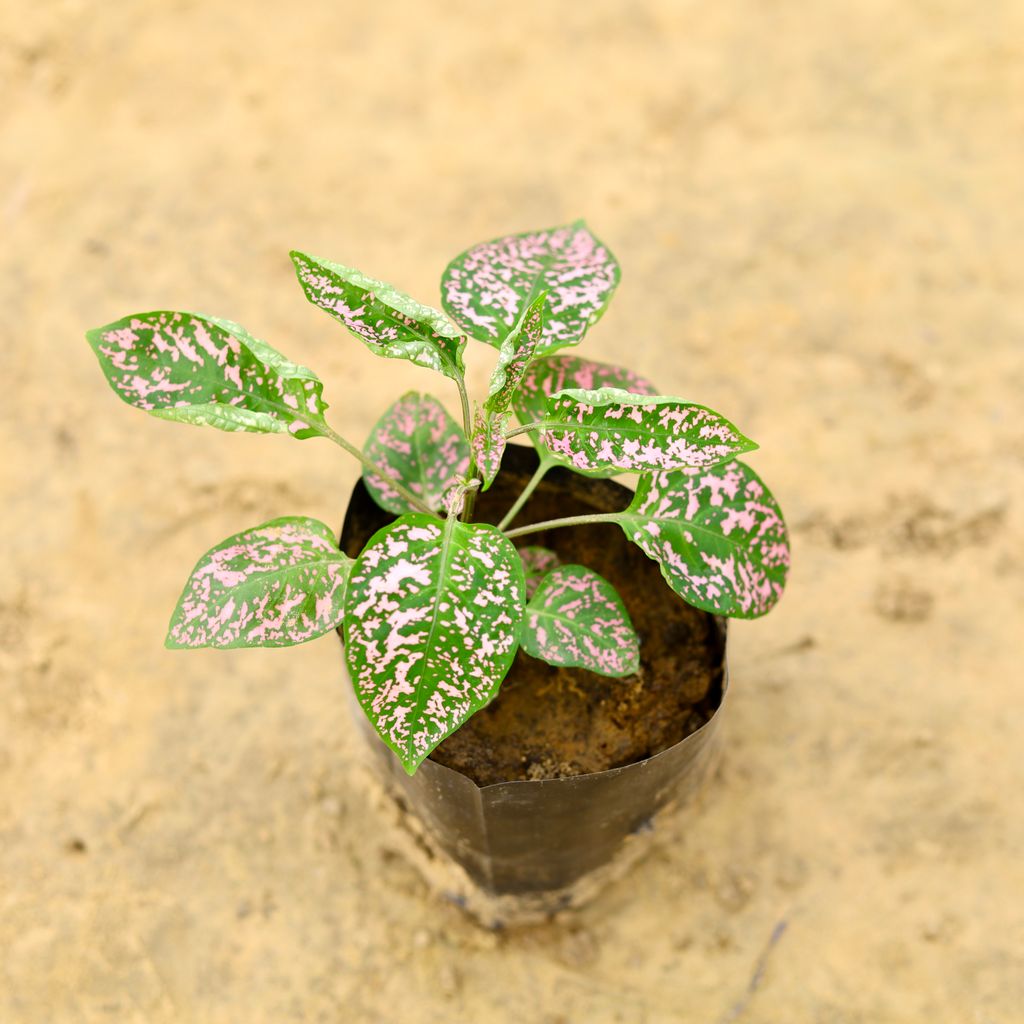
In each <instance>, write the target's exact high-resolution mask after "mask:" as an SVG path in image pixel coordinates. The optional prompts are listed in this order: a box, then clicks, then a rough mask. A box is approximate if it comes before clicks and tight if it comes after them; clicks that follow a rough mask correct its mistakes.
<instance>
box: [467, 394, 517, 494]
mask: <svg viewBox="0 0 1024 1024" xmlns="http://www.w3.org/2000/svg"><path fill="white" fill-rule="evenodd" d="M509 415H510V414H509V413H503V414H500V415H497V416H495V415H493V414H491V413H487V414H484V413H481V411H480V410H479V409H477V410H476V414H475V415H474V417H473V436H472V438H471V439H470V449H471V450H472V452H473V462H474V463H475V464H476V468H477V470H478V471H479V472H480V477H481V481H482V484H481V490H484V491H486V490H487V488H488V487H490V486H491V484H492V483H494V478H495V477H496V476H497V475H498V470H499V469H501V459H502V456H503V455H504V454H505V445H506V440H505V427H506V426H507V425H508V419H509Z"/></svg>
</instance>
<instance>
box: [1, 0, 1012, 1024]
mask: <svg viewBox="0 0 1024 1024" xmlns="http://www.w3.org/2000/svg"><path fill="white" fill-rule="evenodd" d="M2 10H3V14H2V25H0V95H2V97H3V103H2V104H0V223H2V225H3V228H2V230H3V239H4V245H3V251H2V255H0V260H2V265H3V269H2V273H0V310H2V313H0V331H2V338H0V379H2V381H3V384H4V391H3V401H2V403H0V451H2V452H3V455H2V458H0V483H2V489H3V505H2V508H3V512H2V517H3V526H4V529H3V537H2V540H0V544H2V545H3V551H2V552H0V558H2V562H0V564H2V566H3V569H2V573H0V641H2V644H0V691H2V692H0V1020H3V1021H4V1022H5V1024H6V1022H12V1024H22V1022H29V1021H31V1022H44V1021H45V1022H47V1024H54V1022H57V1024H63V1022H88V1024H91V1022H94V1021H108V1020H112V1021H119V1022H121V1021H124V1022H129V1021H132V1022H147V1024H149V1022H153V1024H164V1022H201V1024H206V1022H211V1024H213V1022H218V1024H219V1022H246V1024H252V1022H261V1021H268V1022H275V1024H279V1022H283V1021H360V1022H362V1021H368V1022H372V1021H382V1022H385V1021H386V1022H392V1021H399V1020H401V1021H404V1022H409V1024H416V1022H427V1021H442V1020H443V1021H453V1022H467V1024H470V1022H471V1024H477V1022H491V1021H494V1022H504V1021H509V1022H512V1021H515V1022H528V1024H556V1022H577V1021H588V1022H595V1024H603V1022H611V1021H618V1022H624V1024H640V1022H649V1024H660V1022H663V1021H664V1022H690V1021H694V1022H703V1024H707V1022H711V1024H718V1022H725V1021H734V1020H739V1021H743V1022H749V1024H768V1022H782V1021H785V1022H787V1024H789V1022H803V1021H807V1022H815V1024H817V1022H822V1024H825V1022H828V1024H852V1022H860V1021H863V1022H871V1024H884V1022H890V1021H924V1020H927V1021H929V1022H933V1024H937V1022H946V1021H949V1022H954V1021H955V1022H970V1024H1009V1022H1019V1021H1022V1020H1024V903H1022V901H1021V899H1020V894H1021V893H1022V892H1024V814H1022V805H1021V792H1022V788H1024V755H1022V748H1024V743H1022V739H1024V718H1022V710H1021V707H1022V703H1021V682H1022V680H1021V675H1022V672H1021V664H1020V637H1021V626H1022V621H1021V607H1022V605H1024V554H1022V551H1024V548H1022V544H1021V541H1022V531H1024V484H1022V462H1024V433H1022V430H1024V427H1022V416H1021V399H1022V394H1024V348H1022V343H1024V271H1022V267H1024V243H1022V239H1024V175H1022V167H1024V43H1022V40H1024V7H1022V6H1021V5H1020V4H1019V3H1013V2H1009V0H1007V2H1002V3H1000V2H998V0H997V2H994V3H989V4H975V3H966V2H965V3H961V4H953V3H946V2H943V0H933V2H924V0H920V2H912V3H906V4H894V3H892V2H890V0H859V2H857V3H855V4H849V3H841V2H838V0H837V2H834V3H810V4H807V3H796V2H789V0H778V2H771V3H754V2H749V3H740V4H729V5H723V4H710V5H709V4H704V3H696V2H692V3H691V2H682V3H670V2H664V3H659V4H633V3H608V2H597V3H587V4H568V3H566V4H552V3H550V2H540V0H537V2H534V0H523V2H520V3H518V4H515V5H511V6H509V5H505V6H503V7H501V8H500V9H499V8H497V7H495V8H493V9H487V10H484V9H483V8H482V7H481V5H472V4H456V3H452V2H441V3H431V4H425V3H416V2H408V3H378V4H365V5H355V4H347V3H328V2H309V3H305V4H301V5H295V4H291V5H284V6H280V5H278V6H271V5H266V6H264V5H256V7H255V8H251V7H247V8H245V12H244V14H243V13H242V12H243V9H242V8H241V7H239V5H237V4H229V3H198V2H191V0H180V2H176V3H171V2H167V3H163V4H157V3H152V4H117V3H113V4H98V3H96V4H83V3H79V2H59V0H50V2H47V3H43V4H37V5H28V4H15V3H13V2H8V3H6V4H5V5H4V6H3V8H2ZM581 214H582V215H586V216H587V217H588V218H589V219H590V220H591V222H592V223H593V225H594V226H595V228H596V229H597V230H598V231H599V233H600V234H601V235H602V236H603V237H604V238H605V240H606V241H607V242H608V243H609V244H610V245H611V246H612V247H613V249H614V250H615V251H616V253H617V255H618V256H619V258H620V260H621V262H622V264H623V266H624V268H625V277H624V282H623V285H622V287H621V289H620V291H619V294H618V295H617V296H616V299H615V302H614V304H613V306H612V308H611V311H610V313H609V314H608V316H607V318H606V319H605V321H604V322H603V323H602V324H600V325H599V326H598V328H596V329H595V330H594V331H593V332H592V334H591V335H590V337H589V338H588V339H587V343H586V347H587V350H588V351H589V352H590V353H591V354H593V355H594V356H596V357H598V358H604V359H608V360H619V361H628V362H629V363H630V364H631V365H633V366H634V367H635V369H637V370H638V371H640V372H642V373H644V374H646V375H648V376H650V377H653V378H655V379H656V380H657V381H658V382H659V383H660V384H661V386H662V387H663V388H664V389H665V390H667V391H671V392H675V393H682V394H686V395H690V396H693V397H695V398H698V399H699V400H701V401H703V402H704V403H706V404H708V405H710V406H712V407H714V408H718V409H721V410H723V411H724V412H725V413H727V414H728V415H729V416H730V417H731V418H733V419H734V420H735V421H736V422H737V423H738V424H740V425H741V426H742V428H743V429H744V430H745V431H746V432H747V433H748V434H750V435H751V436H753V437H755V438H756V439H758V440H759V441H760V442H761V444H762V446H763V449H762V451H760V452H758V453H757V454H756V455H755V456H754V457H753V459H752V462H753V463H754V465H755V466H756V468H757V469H758V470H759V471H760V472H761V473H762V474H763V475H764V476H765V477H766V479H767V480H769V481H770V482H771V485H772V486H773V488H774V490H775V492H776V494H777V495H778V497H779V498H780V500H781V502H782V503H783V506H784V507H785V508H786V510H787V512H788V516H789V519H790V522H791V525H792V528H793V533H794V540H795V558H796V561H795V568H794V571H793V574H792V578H791V591H790V593H789V594H788V596H787V597H786V599H785V600H784V601H783V603H782V605H781V606H780V607H779V609H778V610H777V612H776V613H775V614H773V615H772V616H771V617H770V618H768V619H765V620H762V621H760V622H756V623H745V624H740V625H739V626H738V627H737V628H736V629H735V631H734V637H733V645H732V664H733V684H734V685H733V690H732V694H731V696H730V702H729V707H728V716H729V721H728V730H727V731H728V736H727V743H728V751H727V757H726V760H725V762H724V764H723V768H722V771H721V774H720V777H719V778H717V780H716V781H715V782H714V785H713V788H712V791H711V793H710V794H709V801H708V803H707V806H706V807H705V808H704V809H703V810H702V811H701V812H700V813H699V814H698V815H697V816H696V817H695V818H694V819H693V820H692V821H690V822H689V823H688V824H687V825H686V827H685V828H681V829H678V830H675V831H673V832H671V833H670V834H664V835H661V836H659V837H658V846H657V849H656V850H655V852H654V854H653V855H652V856H651V857H650V858H649V859H648V860H647V861H646V862H645V863H644V864H643V865H642V866H641V867H640V868H639V869H638V870H636V871H635V872H634V873H632V874H631V875H630V876H629V877H628V878H626V879H625V880H624V881H622V882H621V883H619V884H617V885H616V886H614V887H613V888H612V889H611V890H610V891H608V892H607V893H606V894H605V895H604V896H603V898H601V899H600V900H599V901H598V902H596V903H595V904H593V905H592V906H591V907H590V908H589V909H586V910H584V911H583V912H581V913H579V914H577V915H576V916H574V917H572V918H570V919H569V920H567V921H565V922H561V923H558V924H555V925H552V926H547V927H543V928H537V929H533V930H530V931H528V932H525V933H521V934H510V935H492V934H489V933H484V932H481V931H480V930H478V929H477V928H476V927H474V926H473V925H472V924H471V923H470V922H469V921H467V920H466V919H465V918H463V917H462V916H461V915H460V912H459V911H458V910H456V909H455V908H454V907H450V906H446V905H444V904H443V903H441V902H439V901H436V900H435V899H434V898H433V897H432V896H431V895H430V894H429V893H428V892H427V891H426V889H425V888H424V887H423V886H422V884H421V883H420V882H419V880H418V878H417V877H416V876H415V875H414V874H413V873H412V872H411V871H410V869H409V868H408V867H407V866H406V865H405V863H404V861H403V860H401V859H400V858H398V857H396V856H395V855H394V853H393V851H392V850H391V849H390V848H389V846H388V844H387V842H386V840H385V839H384V838H383V837H382V836H383V834H382V833H381V832H379V831H378V828H377V825H376V818H375V814H374V811H373V808H372V806H370V804H369V803H368V802H367V800H366V799H365V798H364V797H363V795H362V793H361V791H360V790H358V789H356V788H353V787H352V785H351V779H352V777H353V765H354V762H355V759H356V758H357V756H358V746H357V744H356V742H355V733H354V731H353V729H352V728H351V726H350V723H349V722H348V721H347V717H346V716H347V710H346V705H345V701H344V700H343V696H342V691H341V683H340V675H339V667H340V665H339V651H338V648H337V645H336V643H335V642H334V640H333V638H329V639H326V640H323V641H320V642H318V643H314V644H311V645H309V646H307V647H305V648H301V649H297V650H293V651H276V652H259V651H256V652H226V653H201V654H183V653H169V652H165V651H164V650H163V649H162V647H161V639H162V635H163V629H164V626H165V621H166V617H167V615H168V612H169V611H170V609H171V608H172V606H173V603H174V600H175V598H176V597H177V594H178V590H179V587H180V585H181V583H182V582H183V579H184V577H185V574H186V573H187V570H188V569H189V567H190V566H191V565H192V563H193V561H194V559H195V558H196V557H198V555H199V554H200V553H201V552H202V551H203V550H205V549H206V548H207V547H208V546H209V545H210V544H212V543H213V542H215V541H217V540H219V539H221V538H222V537H224V536H226V535H228V534H230V533H232V532H235V531H236V530H238V529H240V528H241V527H244V526H248V525H251V524H254V523H257V522H260V521H262V520H263V519H266V518H269V517H271V516H273V515H280V514H284V513H305V514H311V515H315V516H318V517H320V518H323V519H326V520H327V521H329V522H335V523H337V522H340V519H341V514H342V508H343V505H344V502H345V498H346V494H347V491H348V489H349V487H350V485H351V483H352V481H353V479H354V469H353V467H352V465H350V464H348V463H347V462H345V461H343V460H342V459H341V458H340V457H339V456H338V455H337V454H336V452H335V451H334V450H333V449H332V448H330V447H329V446H328V445H327V444H322V443H317V442H308V443H303V444H297V443H295V442H293V441H291V440H290V439H286V438H271V437H258V436H252V435H250V436H234V435H231V436H229V435H225V434H218V433H215V432H213V431H199V430H196V429H192V428H186V427H182V426H176V425H171V424H168V423H163V422H160V421H158V420H155V419H150V418H147V417H145V416H143V415H142V414H140V413H137V412H134V411H133V410H130V409H128V408H127V407H126V406H123V405H121V404H120V403H118V402H117V401H116V399H115V398H114V396H113V395H112V394H111V393H110V392H109V390H108V389H107V386H106V385H105V384H104V383H103V381H102V379H101V377H100V374H99V372H98V370H97V368H96V366H95V363H94V362H93V358H92V356H91V354H90V353H89V351H88V349H87V347H86V345H85V342H84V341H83V340H82V331H83V330H84V328H86V327H89V326H94V325H96V324H99V323H103V322H105V321H108V320H111V319H114V318H115V317H117V316H120V315H122V314H124V313H127V312H130V311H135V310H144V309H151V308H161V307H169V308H185V309H190V308H192V309H200V310H204V311H209V312H212V313H217V314H219V315H222V316H227V317H230V318H232V319H236V320H239V321H241V322H243V323H245V324H246V325H247V326H248V327H249V328H250V329H251V330H252V331H253V332H254V333H255V334H257V335H259V336H261V337H263V338H266V339H267V340H269V341H271V342H272V343H274V344H276V345H277V346H279V347H280V348H282V349H283V350H284V351H286V352H287V353H288V354H289V355H290V356H292V357H293V358H295V359H298V360H301V361H303V362H306V363H308V364H309V365H312V366H313V367H315V368H316V369H317V370H318V371H319V372H320V374H321V376H322V377H323V378H324V380H325V381H326V394H327V396H328V397H329V399H330V400H331V401H332V404H333V409H334V423H335V426H336V427H337V428H338V429H339V430H340V431H341V432H342V433H343V434H347V435H349V436H351V437H354V438H357V439H358V438H360V437H361V436H362V435H363V434H364V432H365V431H366V430H367V428H368V426H369V424H370V423H371V421H372V420H373V419H374V418H375V417H376V416H377V415H378V414H379V413H380V412H381V411H382V409H383V408H384V406H385V405H386V403H387V402H388V400H389V399H390V397H391V396H393V395H395V394H397V393H398V389H400V388H409V387H420V388H430V387H435V388H437V389H442V384H443V382H441V383H440V384H439V383H438V382H437V381H434V380H432V379H430V377H429V374H428V373H427V372H426V371H419V370H416V369H414V368H412V367H406V366H402V365H399V364H397V363H394V362H392V363H388V364H381V363H378V362H376V361H375V360H374V359H373V357H372V356H370V355H369V354H368V353H366V352H365V351H363V350H362V349H361V348H360V347H359V345H358V344H357V343H356V342H355V341H354V340H352V339H350V338H349V337H347V336H346V335H345V334H344V332H343V331H342V330H341V328H340V327H336V326H335V325H333V324H331V323H330V321H329V320H327V318H325V317H324V316H323V315H322V314H320V313H319V312H318V311H316V310H314V309H313V308H312V307H310V306H308V305H306V303H305V302H304V300H303V299H302V296H301V294H300V292H299V290H298V287H297V285H296V284H295V282H294V280H293V279H292V276H291V270H290V267H289V264H288V261H287V259H286V252H287V250H288V249H289V248H290V247H295V246H298V247H303V248H306V249H308V250H311V251H313V252H316V253H322V254H324V255H326V256H330V257H333V258H336V259H339V260H342V261H344V262H346V263H350V264H354V265H356V266H359V267H362V268H364V269H365V270H367V271H369V272H370V273H375V274H378V275H380V276H384V277H387V278H388V279H390V280H392V281H394V282H395V283H396V284H398V285H399V286H401V287H403V288H405V289H406V290H408V291H411V292H412V293H414V294H415V295H417V296H419V297H420V298H422V299H424V300H425V301H436V300H435V297H436V295H437V291H436V287H437V286H436V282H437V279H438V276H439V273H440V270H441V268H442V267H443V265H444V263H445V262H446V260H447V259H448V258H449V257H450V256H452V255H453V254H454V253H456V252H458V251H459V250H460V249H461V248H462V247H464V246H465V245H466V244H468V243H472V242H474V241H478V240H481V239H484V238H487V237H490V236H493V235H495V234H499V233H501V232H504V231H506V230H512V229H519V228H526V227H539V226H546V225H549V224H552V223H557V222H560V221H564V220H567V219H570V218H573V217H576V216H578V215H581ZM474 355H475V358H474V361H473V379H474V382H475V383H476V385H477V386H479V385H480V384H481V383H482V382H483V381H484V380H485V379H486V375H487V373H488V372H489V355H488V351H487V350H486V349H484V348H483V347H480V348H479V349H477V350H476V351H475V353H474ZM442 393H443V394H444V397H445V398H446V400H447V399H451V397H452V396H451V395H450V394H448V393H447V392H444V391H443V389H442Z"/></svg>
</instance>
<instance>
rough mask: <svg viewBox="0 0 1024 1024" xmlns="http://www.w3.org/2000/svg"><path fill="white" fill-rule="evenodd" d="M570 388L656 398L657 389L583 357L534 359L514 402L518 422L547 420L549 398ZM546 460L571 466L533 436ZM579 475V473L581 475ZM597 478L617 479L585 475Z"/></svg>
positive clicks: (630, 374) (603, 472)
mask: <svg viewBox="0 0 1024 1024" xmlns="http://www.w3.org/2000/svg"><path fill="white" fill-rule="evenodd" d="M567 388H581V389H583V390H584V391H592V390H596V389H598V388H622V389H623V390H624V391H631V392H633V393H634V394H637V395H655V394H657V393H658V389H657V387H655V385H654V384H653V383H652V382H651V381H649V380H648V379H647V378H646V377H641V376H640V374H638V373H634V372H633V371H632V370H627V369H625V368H624V367H621V366H611V365H609V364H608V363H595V362H593V361H592V360H589V359H580V358H579V356H545V357H544V358H543V359H534V360H533V362H532V363H530V365H529V366H528V367H527V370H526V374H525V376H524V377H523V381H522V384H521V385H520V387H519V390H518V392H516V395H515V397H514V398H513V400H512V407H513V408H514V409H515V412H516V418H517V419H518V420H519V422H520V423H523V424H526V423H536V422H538V421H540V420H543V419H544V413H545V412H546V410H547V407H548V397H549V396H550V395H553V394H555V393H556V392H557V391H564V390H566V389H567ZM529 437H530V439H531V440H532V441H533V444H534V447H535V448H536V449H537V452H538V453H539V455H540V457H541V459H542V460H544V461H546V462H559V463H567V462H569V460H568V459H566V458H564V457H562V456H559V455H555V454H554V453H552V452H551V451H549V449H548V448H547V447H546V446H545V444H544V442H543V441H542V440H541V439H540V437H539V434H538V432H537V431H534V432H533V433H531V434H530V435H529ZM577 472H578V471H577ZM585 475H587V476H593V477H607V476H614V475H615V473H614V470H597V471H595V472H592V473H587V474H585Z"/></svg>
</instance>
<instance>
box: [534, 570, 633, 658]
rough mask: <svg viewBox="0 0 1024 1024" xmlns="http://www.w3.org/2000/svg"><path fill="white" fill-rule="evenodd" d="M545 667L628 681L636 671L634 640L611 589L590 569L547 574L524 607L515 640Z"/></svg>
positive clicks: (622, 607) (621, 608)
mask: <svg viewBox="0 0 1024 1024" xmlns="http://www.w3.org/2000/svg"><path fill="white" fill-rule="evenodd" d="M521 643H522V646H523V650H524V651H526V653H527V654H530V655H532V656H533V657H535V658H540V659H541V660H542V661H546V662H548V664H550V665H561V666H564V667H572V668H585V669H587V670H589V671H590V672H597V673H599V674H600V675H603V676H628V675H632V674H633V673H634V672H636V671H637V669H639V667H640V641H639V640H638V639H637V635H636V633H635V632H634V630H633V623H632V622H631V621H630V618H629V613H628V612H627V611H626V607H625V605H624V604H623V603H622V598H621V597H619V594H618V592H617V591H616V589H615V588H614V587H613V586H612V585H611V584H610V583H609V582H608V581H607V580H606V579H605V578H604V577H603V576H599V575H598V574H597V573H596V572H594V571H593V570H592V569H587V568H585V567H584V566H582V565H563V566H561V567H559V568H557V569H553V570H552V571H551V572H549V573H548V574H547V575H546V576H545V577H544V578H543V579H542V580H541V582H540V586H539V587H538V588H537V590H536V593H534V595H533V597H531V598H530V603H529V604H528V605H527V606H526V618H525V619H524V620H523V635H522V640H521Z"/></svg>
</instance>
